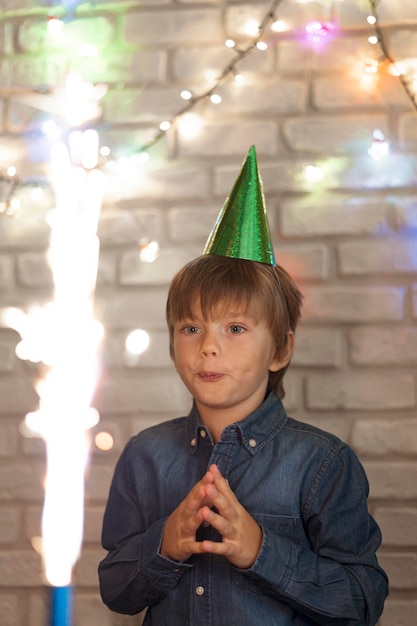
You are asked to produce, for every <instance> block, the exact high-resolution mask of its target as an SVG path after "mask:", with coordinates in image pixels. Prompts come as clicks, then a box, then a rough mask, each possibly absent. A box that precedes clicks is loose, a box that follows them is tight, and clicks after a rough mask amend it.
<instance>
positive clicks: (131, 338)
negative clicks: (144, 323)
mask: <svg viewBox="0 0 417 626" xmlns="http://www.w3.org/2000/svg"><path fill="white" fill-rule="evenodd" d="M150 341H151V340H150V337H149V334H148V333H147V332H146V330H143V329H142V328H137V329H136V330H132V332H131V333H129V335H128V336H127V337H126V342H125V346H126V350H127V351H128V352H129V353H130V354H143V352H145V350H147V349H148V347H149V344H150Z"/></svg>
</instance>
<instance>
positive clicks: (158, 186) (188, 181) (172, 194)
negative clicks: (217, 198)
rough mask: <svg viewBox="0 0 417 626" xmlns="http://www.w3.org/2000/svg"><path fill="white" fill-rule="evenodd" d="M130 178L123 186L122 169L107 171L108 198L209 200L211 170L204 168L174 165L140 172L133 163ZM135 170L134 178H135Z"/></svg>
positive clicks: (110, 200)
mask: <svg viewBox="0 0 417 626" xmlns="http://www.w3.org/2000/svg"><path fill="white" fill-rule="evenodd" d="M132 168H133V169H132V172H131V177H130V178H129V179H128V182H127V183H126V186H124V187H123V189H122V190H121V189H120V172H117V171H109V172H107V174H106V188H105V201H106V202H108V203H110V202H115V201H121V200H133V199H134V200H135V202H137V199H138V198H141V199H142V201H143V200H144V199H146V200H159V201H163V202H167V201H174V202H175V201H178V200H179V199H180V198H181V200H182V201H185V200H187V199H189V200H196V199H201V200H203V201H205V200H206V198H207V196H208V195H209V194H210V189H209V178H208V172H207V171H206V170H204V169H202V168H201V167H193V166H191V165H190V166H189V167H186V166H184V167H181V166H179V167H177V166H175V167H173V168H169V167H168V168H159V169H156V168H155V169H148V170H146V171H145V170H144V171H143V174H142V176H143V177H142V176H141V175H138V169H137V164H136V165H135V166H134V167H133V165H132ZM133 172H134V177H133Z"/></svg>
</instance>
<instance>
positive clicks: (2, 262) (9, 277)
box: [0, 254, 14, 291]
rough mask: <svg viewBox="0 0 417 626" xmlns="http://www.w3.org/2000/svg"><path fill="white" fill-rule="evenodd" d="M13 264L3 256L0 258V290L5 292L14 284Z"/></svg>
mask: <svg viewBox="0 0 417 626" xmlns="http://www.w3.org/2000/svg"><path fill="white" fill-rule="evenodd" d="M13 273H14V263H13V259H11V258H10V257H7V256H6V255H5V254H2V255H1V256H0V290H1V291H7V290H10V289H11V288H12V287H13V284H14V275H13Z"/></svg>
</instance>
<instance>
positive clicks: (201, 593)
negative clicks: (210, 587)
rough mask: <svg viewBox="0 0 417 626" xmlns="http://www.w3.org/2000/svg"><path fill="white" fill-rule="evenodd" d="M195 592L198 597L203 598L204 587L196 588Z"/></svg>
mask: <svg viewBox="0 0 417 626" xmlns="http://www.w3.org/2000/svg"><path fill="white" fill-rule="evenodd" d="M195 592H196V594H197V595H198V596H202V595H203V593H204V587H201V586H198V587H196V589H195Z"/></svg>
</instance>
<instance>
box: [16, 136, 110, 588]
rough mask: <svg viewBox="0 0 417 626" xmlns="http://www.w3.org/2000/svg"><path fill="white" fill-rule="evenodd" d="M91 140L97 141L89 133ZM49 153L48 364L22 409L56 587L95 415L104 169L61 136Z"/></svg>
mask: <svg viewBox="0 0 417 626" xmlns="http://www.w3.org/2000/svg"><path fill="white" fill-rule="evenodd" d="M88 132H89V135H90V137H91V135H92V133H94V131H88ZM93 142H94V145H96V146H98V141H97V138H96V137H93ZM51 159H52V168H53V170H52V182H53V185H54V187H55V193H56V210H55V213H54V215H53V216H52V217H53V219H52V221H51V227H52V231H51V242H50V248H49V262H50V264H51V268H52V273H53V278H54V284H55V300H54V304H53V307H52V310H51V311H50V313H51V324H50V325H49V333H48V339H49V340H48V341H47V342H46V346H48V347H46V348H45V351H46V352H47V357H48V360H49V366H50V369H49V371H48V373H47V375H46V376H45V378H44V379H43V380H42V381H41V382H40V384H39V385H38V393H39V396H40V408H39V411H37V412H36V413H32V414H29V415H28V416H27V425H28V426H29V428H31V429H32V430H35V431H37V432H38V433H39V434H40V435H41V436H42V437H43V438H44V439H45V442H46V449H47V476H46V482H45V503H44V509H43V516H42V538H43V540H42V553H43V557H44V561H45V574H46V578H47V579H48V581H49V582H50V583H51V584H52V585H54V586H55V587H60V586H64V585H68V584H70V582H71V576H72V569H73V567H74V565H75V563H76V561H77V559H78V557H79V554H80V550H81V543H82V534H83V512H84V479H85V469H86V464H87V460H88V451H89V445H90V442H89V437H88V430H89V429H90V428H91V427H92V426H93V425H95V424H96V423H97V422H98V413H97V412H96V411H95V410H94V409H92V408H91V407H90V403H91V399H92V395H93V393H94V389H95V386H96V383H97V379H98V375H99V367H98V346H99V343H100V339H101V335H102V329H101V327H100V326H99V324H98V323H97V322H96V320H95V319H94V311H93V294H94V289H95V282H96V275H97V265H98V251H99V242H98V238H97V235H96V231H97V224H98V218H99V213H100V208H101V202H102V193H103V175H102V174H101V172H99V171H98V170H92V171H86V169H85V168H83V167H77V166H73V165H72V164H71V159H70V155H69V152H68V149H67V147H66V146H65V145H64V144H57V145H55V146H54V147H53V150H52V152H51ZM90 162H92V164H93V165H94V161H91V158H90Z"/></svg>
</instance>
